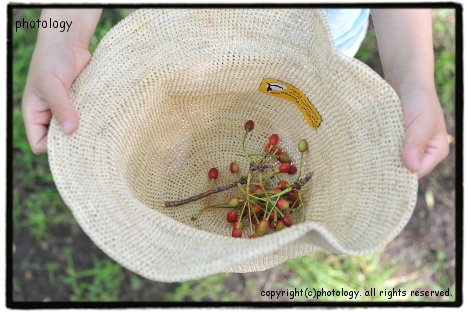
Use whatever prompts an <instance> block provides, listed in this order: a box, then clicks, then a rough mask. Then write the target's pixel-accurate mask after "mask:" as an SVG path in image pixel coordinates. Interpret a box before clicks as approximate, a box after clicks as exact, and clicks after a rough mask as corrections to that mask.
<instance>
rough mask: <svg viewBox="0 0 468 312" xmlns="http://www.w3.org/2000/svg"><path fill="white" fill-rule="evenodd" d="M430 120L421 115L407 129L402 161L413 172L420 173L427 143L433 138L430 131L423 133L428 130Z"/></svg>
mask: <svg viewBox="0 0 468 312" xmlns="http://www.w3.org/2000/svg"><path fill="white" fill-rule="evenodd" d="M428 120H430V119H427V118H423V116H422V115H419V116H417V117H416V118H415V119H413V120H412V121H411V122H410V124H408V125H407V128H406V134H405V140H404V143H403V155H402V160H403V163H404V165H405V166H406V168H408V169H409V170H410V171H411V172H419V170H420V167H421V160H422V158H423V156H424V154H425V153H426V146H427V143H428V142H429V139H430V138H431V136H432V133H431V132H430V131H422V129H428V125H427V121H428ZM429 128H430V127H429Z"/></svg>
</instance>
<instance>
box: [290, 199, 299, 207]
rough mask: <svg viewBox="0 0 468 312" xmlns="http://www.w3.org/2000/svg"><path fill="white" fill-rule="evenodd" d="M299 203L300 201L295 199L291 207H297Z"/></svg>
mask: <svg viewBox="0 0 468 312" xmlns="http://www.w3.org/2000/svg"><path fill="white" fill-rule="evenodd" d="M300 204H301V203H300V202H299V201H298V200H296V201H295V202H294V203H293V205H292V207H293V208H297V207H299V205H300Z"/></svg>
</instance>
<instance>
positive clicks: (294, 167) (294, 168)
mask: <svg viewBox="0 0 468 312" xmlns="http://www.w3.org/2000/svg"><path fill="white" fill-rule="evenodd" d="M296 172H297V167H296V166H291V169H289V171H288V174H296Z"/></svg>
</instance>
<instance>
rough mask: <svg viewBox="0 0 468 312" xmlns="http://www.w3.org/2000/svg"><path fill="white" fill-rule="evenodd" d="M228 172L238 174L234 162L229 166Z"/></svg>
mask: <svg viewBox="0 0 468 312" xmlns="http://www.w3.org/2000/svg"><path fill="white" fill-rule="evenodd" d="M229 170H231V172H232V173H237V172H239V165H238V164H237V163H236V162H235V161H233V162H232V163H231V165H230V166H229Z"/></svg>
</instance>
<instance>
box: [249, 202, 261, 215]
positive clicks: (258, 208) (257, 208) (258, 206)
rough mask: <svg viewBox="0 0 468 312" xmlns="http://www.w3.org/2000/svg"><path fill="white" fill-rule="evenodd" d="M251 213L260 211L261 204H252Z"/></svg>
mask: <svg viewBox="0 0 468 312" xmlns="http://www.w3.org/2000/svg"><path fill="white" fill-rule="evenodd" d="M251 211H252V213H254V214H258V213H260V211H262V206H260V205H259V204H255V205H253V206H252V210H251Z"/></svg>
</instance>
